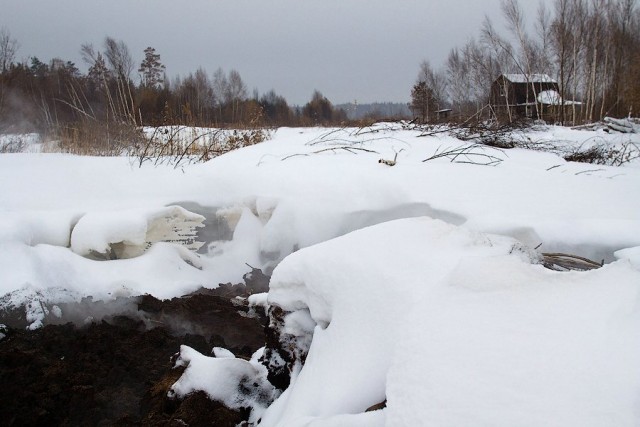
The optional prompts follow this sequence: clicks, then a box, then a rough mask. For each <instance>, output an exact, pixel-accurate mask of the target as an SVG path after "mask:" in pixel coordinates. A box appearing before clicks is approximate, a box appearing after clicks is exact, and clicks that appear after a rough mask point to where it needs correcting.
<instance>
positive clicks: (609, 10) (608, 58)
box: [411, 0, 640, 124]
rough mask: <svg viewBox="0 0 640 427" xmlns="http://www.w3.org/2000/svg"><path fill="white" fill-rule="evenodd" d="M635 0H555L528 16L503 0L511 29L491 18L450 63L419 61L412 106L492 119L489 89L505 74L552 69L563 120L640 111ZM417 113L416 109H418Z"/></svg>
mask: <svg viewBox="0 0 640 427" xmlns="http://www.w3.org/2000/svg"><path fill="white" fill-rule="evenodd" d="M636 6H637V5H636V0H555V1H554V2H553V4H552V5H551V7H546V6H545V4H544V3H540V6H539V9H538V13H537V16H536V17H535V19H533V25H529V26H527V25H526V23H527V21H529V22H531V21H532V19H531V17H525V16H524V14H523V12H522V11H521V9H520V7H519V3H518V1H517V0H502V1H501V10H500V11H496V13H498V12H500V14H501V15H502V18H503V19H504V22H505V23H506V31H507V33H506V34H501V33H500V31H498V29H497V26H496V24H495V23H494V22H493V21H492V19H490V18H489V17H486V18H485V19H484V22H483V24H482V28H481V30H480V33H479V35H478V36H477V37H474V38H471V39H470V40H469V41H468V42H467V43H466V44H465V45H464V46H461V47H454V48H453V49H451V51H450V53H449V55H448V57H447V60H446V63H445V65H444V66H443V67H441V68H437V69H436V68H434V67H432V65H431V64H430V63H429V61H424V62H423V63H422V64H421V66H420V72H419V76H418V78H417V81H416V83H415V85H414V87H413V90H412V102H411V107H412V110H413V111H414V112H415V111H419V110H424V109H428V110H429V111H437V110H440V109H443V108H451V109H452V110H453V112H454V114H455V115H456V116H457V117H458V118H460V119H463V120H464V119H466V118H468V117H472V116H473V115H478V116H481V117H484V118H489V117H491V111H490V109H489V108H488V107H489V105H488V103H489V91H490V88H491V84H492V82H493V81H495V80H496V78H497V77H498V76H500V75H501V74H507V73H511V74H523V75H529V76H530V75H534V74H547V75H549V76H550V77H551V78H553V79H554V80H556V81H557V83H558V85H559V88H560V98H561V99H563V100H576V101H578V102H580V104H579V106H578V104H574V105H573V106H572V108H563V109H560V114H559V117H557V121H558V122H559V123H562V124H580V123H589V122H594V121H598V120H601V119H603V118H604V117H606V116H611V117H626V116H638V114H639V112H640V12H639V11H638V8H637V7H636ZM416 115H417V114H416Z"/></svg>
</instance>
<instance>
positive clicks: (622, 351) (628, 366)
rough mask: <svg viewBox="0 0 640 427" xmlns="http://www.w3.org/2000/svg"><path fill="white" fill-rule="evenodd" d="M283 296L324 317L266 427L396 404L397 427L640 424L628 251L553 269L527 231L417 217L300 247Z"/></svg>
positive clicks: (634, 274)
mask: <svg viewBox="0 0 640 427" xmlns="http://www.w3.org/2000/svg"><path fill="white" fill-rule="evenodd" d="M269 302H270V303H271V304H275V305H278V306H280V307H282V308H283V309H285V310H287V311H293V312H294V314H295V313H302V317H304V316H305V314H304V313H310V316H311V319H313V321H314V322H315V323H316V324H317V326H316V327H315V332H314V335H313V342H312V344H311V348H310V350H309V354H308V357H307V360H306V364H305V365H304V367H303V368H302V371H301V372H300V374H299V375H298V376H297V378H296V379H295V381H294V382H293V383H292V385H291V386H290V387H289V389H288V390H287V392H286V393H285V394H283V395H282V397H281V398H280V401H278V402H276V404H274V405H273V406H272V407H271V408H270V409H269V410H268V411H267V413H266V414H265V416H264V417H263V420H264V422H263V424H261V425H264V426H276V425H277V426H298V425H305V423H306V422H308V421H309V420H310V419H319V420H321V419H324V418H330V417H333V416H336V415H339V414H357V413H363V412H364V411H365V409H367V408H368V407H370V406H372V405H374V404H376V403H379V402H382V401H383V400H385V399H387V408H386V409H385V410H384V411H385V413H386V414H385V415H386V424H385V425H389V426H408V425H436V426H448V425H492V426H498V425H500V426H540V425H557V426H567V425H580V426H603V425H612V426H613V425H615V426H633V425H638V423H640V413H639V412H638V401H639V398H640V364H639V363H638V360H640V304H639V302H640V272H639V271H638V270H636V269H634V268H633V267H632V265H631V264H630V262H629V261H628V260H621V261H617V262H615V263H613V264H610V265H607V266H605V267H603V268H601V269H598V270H592V271H590V272H570V273H566V272H554V271H550V270H547V269H545V268H544V267H543V266H542V265H540V264H537V256H536V255H535V253H534V252H533V251H531V250H529V249H526V248H523V247H522V245H521V244H520V243H519V242H517V241H516V240H514V239H511V238H506V237H501V236H496V235H485V234H482V233H478V232H473V231H469V230H466V229H464V228H459V227H456V226H452V225H449V224H446V223H444V222H442V221H438V220H432V219H429V218H416V219H405V220H398V221H393V222H389V223H385V224H381V225H377V226H373V227H370V228H367V229H363V230H360V231H357V232H354V233H352V234H349V235H346V236H343V237H340V238H337V239H334V240H332V241H330V242H326V243H323V244H320V245H317V246H313V247H310V248H307V249H304V250H301V251H299V252H297V253H295V254H292V255H290V256H289V257H287V258H286V259H285V260H284V261H283V262H282V263H281V264H280V265H279V266H278V267H277V268H276V270H275V271H274V274H273V277H272V280H271V289H270V292H269ZM305 327H306V326H305ZM318 402H322V403H321V404H319V403H318ZM362 416H363V417H368V416H369V415H368V414H364V415H362ZM354 419H356V418H355V417H354ZM358 423H359V421H354V423H353V424H351V423H348V424H345V425H364V424H358ZM319 425H324V424H321V423H320V424H319ZM328 425H331V424H328Z"/></svg>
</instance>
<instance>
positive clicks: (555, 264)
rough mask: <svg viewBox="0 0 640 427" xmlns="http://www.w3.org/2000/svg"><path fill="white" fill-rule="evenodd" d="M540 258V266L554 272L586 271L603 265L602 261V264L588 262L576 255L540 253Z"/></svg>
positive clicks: (586, 259)
mask: <svg viewBox="0 0 640 427" xmlns="http://www.w3.org/2000/svg"><path fill="white" fill-rule="evenodd" d="M542 258H543V260H542V265H544V266H545V267H546V268H548V269H550V270H555V271H567V270H578V271H587V270H594V269H596V268H600V267H602V266H603V265H604V260H603V261H602V262H596V261H593V260H590V259H589V258H584V257H581V256H578V255H570V254H564V253H560V252H547V253H542Z"/></svg>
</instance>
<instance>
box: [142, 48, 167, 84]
mask: <svg viewBox="0 0 640 427" xmlns="http://www.w3.org/2000/svg"><path fill="white" fill-rule="evenodd" d="M165 68H166V67H165V66H164V65H163V64H162V63H161V62H160V54H158V53H156V50H155V49H154V48H152V47H148V48H146V49H145V50H144V59H143V60H142V63H141V64H140V68H138V72H139V73H140V74H141V85H142V86H144V87H146V88H152V89H157V88H158V87H159V86H160V85H161V84H162V83H163V82H164V70H165Z"/></svg>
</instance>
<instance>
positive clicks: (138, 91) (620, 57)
mask: <svg viewBox="0 0 640 427" xmlns="http://www.w3.org/2000/svg"><path fill="white" fill-rule="evenodd" d="M501 6H502V9H501V15H502V17H503V18H504V20H505V22H506V24H507V25H506V28H507V31H508V33H506V34H501V33H500V32H499V31H498V30H497V29H496V25H495V24H494V23H493V22H492V20H491V19H489V18H485V21H484V23H483V25H482V28H481V30H480V34H479V36H478V37H477V38H471V39H470V40H469V41H468V42H467V43H466V44H465V45H464V46H462V47H454V48H453V49H451V51H450V53H449V55H448V58H447V60H446V63H445V65H444V66H443V67H441V68H439V69H434V68H433V67H432V66H431V65H430V63H429V62H428V61H424V62H423V63H422V64H421V65H420V71H419V75H418V78H417V81H416V82H415V85H414V86H413V90H411V84H412V83H411V82H408V84H407V89H408V90H407V98H408V99H409V98H410V96H411V102H410V103H409V107H410V108H411V110H412V112H413V116H418V114H417V110H419V109H420V108H424V107H425V106H427V108H429V109H430V111H437V110H441V109H451V111H452V114H451V115H450V116H449V118H448V119H449V120H455V121H464V120H468V119H469V118H471V117H476V118H478V119H481V120H485V119H490V118H492V117H491V109H490V108H487V107H488V102H489V101H488V94H489V90H490V87H491V83H492V82H493V81H494V80H495V79H496V78H497V77H498V76H499V75H500V74H503V73H518V74H524V75H531V74H538V73H545V74H548V75H549V76H552V77H553V78H554V79H556V80H557V82H558V84H559V87H560V91H561V93H560V95H561V98H562V99H569V100H578V101H580V106H579V107H573V108H572V109H562V116H561V117H558V122H560V123H562V124H579V123H585V122H593V121H597V120H600V119H602V118H603V117H604V116H612V117H625V116H628V115H631V116H636V115H637V112H638V110H639V109H640V84H638V82H639V81H640V49H639V48H638V46H640V13H639V12H638V9H637V8H636V0H555V2H554V3H553V5H552V7H551V8H546V7H544V5H543V4H541V6H540V9H539V12H538V16H537V17H536V19H535V20H534V23H533V25H529V26H527V25H525V17H524V16H523V14H522V12H521V10H520V8H519V5H518V2H517V1H516V0H503V1H502V2H501ZM527 21H529V22H530V21H531V19H528V20H527ZM530 27H531V28H533V30H531V29H530ZM18 49H19V41H18V40H16V39H14V38H13V37H12V36H11V34H10V33H9V31H8V30H6V29H1V30H0V132H4V133H10V132H27V131H36V132H40V133H42V134H46V135H48V136H51V137H54V138H57V139H64V138H67V139H69V138H70V139H79V138H90V137H91V138H100V137H101V135H105V134H106V135H114V133H115V134H122V133H123V132H124V133H125V134H126V133H127V132H129V131H130V130H131V128H132V127H136V126H140V125H150V126H161V125H174V124H182V125H189V126H203V127H244V128H250V127H264V126H313V125H345V124H349V123H350V120H351V123H353V120H370V121H371V120H376V119H379V118H382V117H389V116H393V117H395V118H408V116H409V115H410V113H408V111H407V109H405V108H402V105H398V104H384V103H381V104H377V105H373V106H369V107H367V108H362V106H358V105H357V104H343V105H341V106H339V107H337V106H334V105H333V104H332V103H331V102H330V101H329V100H328V99H327V98H326V97H325V96H323V95H322V93H321V92H320V91H317V90H316V91H315V92H314V93H313V94H312V96H311V99H310V100H309V102H307V103H306V104H305V105H303V106H291V105H289V104H288V103H287V100H286V99H285V98H284V97H283V96H281V95H278V94H277V93H276V92H275V91H274V90H271V91H268V92H266V93H263V94H259V93H258V92H257V90H254V91H253V93H249V90H248V88H247V85H246V84H245V82H244V81H243V80H242V77H241V76H240V73H239V72H238V71H236V70H233V69H232V70H229V71H224V70H223V69H222V68H219V69H217V70H216V71H214V72H213V73H209V72H208V71H207V70H204V69H202V68H201V69H198V70H196V71H195V72H192V73H189V74H188V75H186V76H178V77H174V78H169V77H167V76H168V74H167V70H166V68H165V65H164V64H163V63H162V61H161V57H160V54H159V53H158V52H156V50H155V49H154V48H153V47H148V48H147V49H145V50H144V52H143V54H144V58H143V59H142V61H141V62H137V61H136V60H134V56H133V55H132V53H131V52H130V50H129V48H128V46H127V45H126V44H125V43H124V42H123V41H118V40H116V39H114V38H112V37H106V38H105V39H104V42H103V44H102V45H101V46H99V47H96V46H93V45H90V44H85V45H82V46H81V48H80V51H81V54H82V58H83V61H84V63H85V65H86V68H87V72H86V73H82V72H81V71H80V70H79V67H78V66H77V65H76V64H74V63H73V62H70V61H66V60H64V59H61V58H53V59H50V60H48V61H43V60H41V59H39V58H37V57H34V56H32V57H29V58H28V59H27V60H24V61H22V62H20V61H16V57H17V52H18ZM418 85H420V89H421V92H417V91H416V87H417V86H418Z"/></svg>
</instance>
